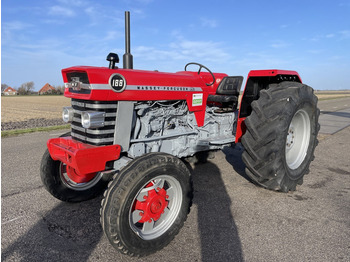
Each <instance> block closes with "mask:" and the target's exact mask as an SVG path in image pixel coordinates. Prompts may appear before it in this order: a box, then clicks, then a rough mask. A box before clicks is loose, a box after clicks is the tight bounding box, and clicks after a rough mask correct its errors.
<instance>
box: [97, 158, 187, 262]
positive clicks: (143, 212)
mask: <svg viewBox="0 0 350 262" xmlns="http://www.w3.org/2000/svg"><path fill="white" fill-rule="evenodd" d="M191 197H192V185H191V178H190V172H189V170H188V169H187V167H186V166H185V164H184V163H183V162H182V161H181V160H180V159H178V158H176V157H174V156H171V155H168V154H164V153H150V154H147V155H145V156H142V157H140V158H137V159H135V160H133V161H132V162H130V163H129V164H128V165H127V166H126V167H125V168H124V169H123V170H122V171H121V172H120V173H119V174H118V175H117V176H116V177H115V179H114V180H113V181H112V182H111V184H110V185H109V187H108V189H107V190H106V192H105V198H104V199H103V201H102V206H101V223H102V227H103V229H104V232H105V234H106V236H107V238H108V240H109V241H110V243H111V244H112V245H113V246H114V247H115V248H116V249H117V250H118V251H120V252H121V253H123V254H127V255H130V256H144V255H148V254H150V253H153V252H156V251H158V250H160V249H161V248H163V247H165V246H166V245H167V244H168V243H169V242H170V241H171V240H172V239H173V238H174V237H175V235H176V234H177V233H178V232H179V231H180V229H181V227H182V226H183V224H184V221H185V220H186V218H187V214H188V212H189V208H190V205H191V200H192V198H191Z"/></svg>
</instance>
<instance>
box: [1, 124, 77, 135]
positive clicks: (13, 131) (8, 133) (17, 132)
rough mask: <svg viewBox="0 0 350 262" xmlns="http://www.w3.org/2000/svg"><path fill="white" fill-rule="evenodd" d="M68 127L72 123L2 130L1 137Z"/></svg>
mask: <svg viewBox="0 0 350 262" xmlns="http://www.w3.org/2000/svg"><path fill="white" fill-rule="evenodd" d="M68 128H70V125H62V126H48V127H35V128H28V129H16V130H9V131H1V137H9V136H16V135H22V134H26V133H33V132H43V131H52V130H61V129H68Z"/></svg>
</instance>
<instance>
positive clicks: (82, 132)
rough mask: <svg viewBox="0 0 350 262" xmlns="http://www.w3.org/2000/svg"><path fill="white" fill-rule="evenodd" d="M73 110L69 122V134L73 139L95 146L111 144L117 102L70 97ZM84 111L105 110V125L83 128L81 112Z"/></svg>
mask: <svg viewBox="0 0 350 262" xmlns="http://www.w3.org/2000/svg"><path fill="white" fill-rule="evenodd" d="M72 107H73V110H74V116H73V122H72V124H71V128H72V131H71V135H72V137H73V138H74V139H76V140H78V141H81V142H84V143H87V144H91V145H96V146H101V145H112V144H113V141H114V127H115V119H116V114H117V107H118V103H117V102H115V101H90V100H79V99H72ZM84 111H97V112H101V111H102V112H105V113H106V117H105V126H104V127H100V128H84V127H83V126H82V125H81V114H82V112H84Z"/></svg>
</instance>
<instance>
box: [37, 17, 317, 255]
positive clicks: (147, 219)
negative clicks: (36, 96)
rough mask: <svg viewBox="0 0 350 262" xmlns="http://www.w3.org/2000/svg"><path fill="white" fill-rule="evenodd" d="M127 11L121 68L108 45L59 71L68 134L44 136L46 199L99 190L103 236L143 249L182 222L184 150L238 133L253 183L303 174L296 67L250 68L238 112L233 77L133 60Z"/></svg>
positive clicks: (305, 106) (305, 97) (163, 241)
mask: <svg viewBox="0 0 350 262" xmlns="http://www.w3.org/2000/svg"><path fill="white" fill-rule="evenodd" d="M129 20H130V18H129V12H126V16H125V21H126V53H125V54H124V56H123V61H124V63H123V69H120V68H118V67H117V66H116V63H118V62H119V58H118V55H116V54H113V53H110V54H109V55H108V56H107V60H108V61H109V67H108V68H107V67H89V66H78V67H70V68H66V69H63V70H62V75H63V80H64V83H65V93H64V95H65V96H66V97H68V98H71V107H65V108H64V109H63V119H64V121H66V122H67V123H71V132H70V133H69V134H66V135H65V136H62V137H59V138H54V139H50V140H49V141H48V142H47V147H48V150H47V151H46V152H45V154H44V156H43V158H42V162H41V179H42V181H43V183H44V185H45V187H46V189H47V190H48V191H49V192H50V193H51V194H52V195H53V196H54V197H56V198H58V199H60V200H62V201H68V202H79V201H84V200H88V199H91V198H94V197H95V196H97V195H99V194H101V193H102V192H104V198H103V200H102V206H101V223H102V227H103V230H104V232H105V234H106V236H107V238H108V239H109V241H110V243H111V244H112V246H114V247H115V248H116V249H117V250H118V251H120V252H122V253H124V254H128V255H131V256H144V255H148V254H150V253H153V252H155V251H157V250H159V249H161V248H163V247H164V246H166V245H167V244H168V243H169V242H170V241H171V240H172V239H173V238H174V237H175V235H176V234H177V233H178V232H179V230H180V229H181V227H182V226H183V224H184V221H185V220H186V217H187V214H188V212H189V209H190V206H191V201H192V200H191V199H192V183H191V174H190V171H189V169H188V168H187V166H186V165H185V163H184V159H185V158H188V157H196V156H197V157H200V158H202V157H203V156H205V155H206V154H208V153H211V152H212V151H215V150H219V149H222V148H224V147H225V146H231V145H233V144H234V143H238V142H241V143H242V145H243V147H244V153H243V161H244V163H245V165H246V173H247V175H248V176H249V177H250V178H251V179H252V180H253V181H254V182H255V183H256V184H258V185H260V186H262V187H265V188H267V189H271V190H277V191H282V192H288V191H290V190H291V191H293V190H295V189H296V185H297V184H302V182H303V177H304V175H305V174H307V173H308V172H309V165H310V162H311V161H312V160H313V159H314V150H315V147H316V145H317V143H318V141H317V134H318V131H319V124H318V116H319V109H318V108H317V97H316V96H315V95H314V92H313V89H312V88H311V87H309V86H307V85H304V84H303V83H302V81H301V79H300V77H299V75H298V73H297V72H295V71H286V70H254V71H250V73H249V75H248V78H247V82H246V87H245V90H244V93H243V96H242V99H241V103H240V107H239V110H238V109H237V108H238V98H239V94H240V88H241V85H242V81H243V77H241V76H228V75H227V74H224V73H213V72H212V71H210V70H209V69H208V68H207V67H205V66H204V65H201V64H198V63H189V64H187V65H186V66H185V69H184V71H180V72H176V73H163V72H158V71H144V70H134V69H133V61H132V55H131V54H130V40H129V32H130V29H129ZM189 66H191V67H192V68H193V67H197V68H196V71H189V70H188V68H189ZM203 71H206V72H203Z"/></svg>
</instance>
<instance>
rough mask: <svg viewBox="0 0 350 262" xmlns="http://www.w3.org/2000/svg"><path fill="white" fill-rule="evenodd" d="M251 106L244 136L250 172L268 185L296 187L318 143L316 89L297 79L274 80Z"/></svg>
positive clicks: (258, 180) (252, 176)
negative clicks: (290, 80) (274, 82)
mask: <svg viewBox="0 0 350 262" xmlns="http://www.w3.org/2000/svg"><path fill="white" fill-rule="evenodd" d="M251 106H252V113H251V115H250V116H248V117H247V118H246V120H245V125H246V127H247V130H246V133H245V134H244V135H243V137H242V145H243V146H244V149H245V151H244V152H243V155H242V158H243V161H244V163H245V164H246V173H247V175H248V176H249V177H250V178H251V179H252V180H253V181H254V182H256V183H257V184H259V185H261V186H263V187H265V188H268V189H272V190H278V191H283V192H288V191H289V190H295V189H296V185H297V184H302V182H303V177H304V175H305V174H307V173H308V172H309V166H310V163H311V161H312V160H313V159H314V150H315V147H316V145H317V144H318V140H317V134H318V131H319V129H320V125H319V124H318V117H319V114H320V111H319V109H318V108H317V97H316V96H315V95H314V93H313V89H312V88H311V87H309V86H306V85H303V84H300V83H295V82H282V83H279V84H271V85H270V86H269V87H268V89H267V90H261V91H260V97H259V99H258V100H256V101H253V102H252V104H251Z"/></svg>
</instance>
